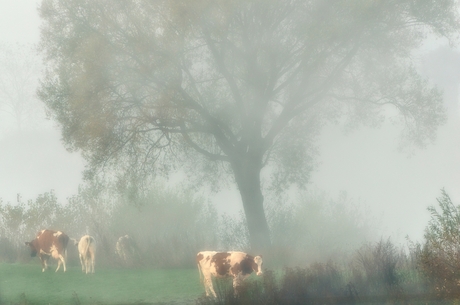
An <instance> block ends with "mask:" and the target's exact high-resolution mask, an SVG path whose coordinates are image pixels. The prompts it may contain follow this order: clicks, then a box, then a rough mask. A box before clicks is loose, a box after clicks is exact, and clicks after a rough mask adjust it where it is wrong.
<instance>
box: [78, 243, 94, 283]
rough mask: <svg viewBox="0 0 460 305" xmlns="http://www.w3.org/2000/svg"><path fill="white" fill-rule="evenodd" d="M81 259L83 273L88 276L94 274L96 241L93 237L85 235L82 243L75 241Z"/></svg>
mask: <svg viewBox="0 0 460 305" xmlns="http://www.w3.org/2000/svg"><path fill="white" fill-rule="evenodd" d="M75 246H77V248H78V256H79V257H80V263H81V271H82V272H85V273H86V274H88V272H91V273H94V272H95V271H94V263H95V260H96V241H95V240H94V238H93V237H92V236H89V235H84V236H82V238H80V241H75Z"/></svg>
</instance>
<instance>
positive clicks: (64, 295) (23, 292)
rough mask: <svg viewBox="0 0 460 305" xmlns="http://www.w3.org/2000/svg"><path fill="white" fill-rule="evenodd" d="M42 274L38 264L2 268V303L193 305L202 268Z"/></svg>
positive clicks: (76, 269)
mask: <svg viewBox="0 0 460 305" xmlns="http://www.w3.org/2000/svg"><path fill="white" fill-rule="evenodd" d="M53 267H54V268H55V266H52V268H51V269H49V270H48V271H46V272H44V273H42V272H41V265H40V263H38V262H37V264H0V304H2V305H3V304H52V305H55V304H142V303H147V304H162V303H163V304H194V303H195V299H196V298H198V297H199V296H201V295H202V294H203V293H204V288H203V287H202V286H201V284H200V281H199V275H198V270H197V269H108V268H107V269H101V268H99V269H96V273H95V274H90V275H85V274H83V273H82V272H81V269H80V267H76V266H75V267H69V268H68V269H67V272H65V273H63V272H62V270H59V272H58V273H55V272H54V268H53Z"/></svg>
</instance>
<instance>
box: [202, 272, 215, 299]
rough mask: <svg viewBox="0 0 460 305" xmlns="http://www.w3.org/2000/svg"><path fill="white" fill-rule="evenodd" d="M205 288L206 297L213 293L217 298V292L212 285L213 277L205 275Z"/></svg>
mask: <svg viewBox="0 0 460 305" xmlns="http://www.w3.org/2000/svg"><path fill="white" fill-rule="evenodd" d="M203 282H204V288H205V291H206V296H209V294H210V293H211V294H212V295H213V296H214V297H215V298H217V295H216V292H215V291H214V287H213V285H212V276H211V275H204V281H203Z"/></svg>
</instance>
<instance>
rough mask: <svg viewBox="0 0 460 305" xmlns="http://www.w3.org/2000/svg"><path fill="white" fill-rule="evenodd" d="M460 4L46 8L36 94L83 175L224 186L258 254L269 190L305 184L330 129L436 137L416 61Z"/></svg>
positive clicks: (51, 3)
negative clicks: (385, 126)
mask: <svg viewBox="0 0 460 305" xmlns="http://www.w3.org/2000/svg"><path fill="white" fill-rule="evenodd" d="M456 4H457V2H456V1H453V0H444V1H436V2H426V1H419V0H398V1H396V0H395V1H380V0H371V1H358V0H335V1H322V0H312V1H303V0H302V1H300V0H292V1H281V0H280V1H276V0H268V1H267V0H263V1H262V0H252V1H247V0H244V1H243V0H232V1H228V0H217V1H215V0H213V1H210V0H200V1H166V0H165V1H108V0H105V1H104V0H100V1H82V0H78V1H77V0H73V1H65V2H64V1H57V0H44V1H43V2H42V4H41V7H40V14H41V17H42V18H43V21H44V23H43V27H42V39H41V47H42V49H43V51H44V53H45V56H46V59H47V62H48V74H47V76H46V78H45V79H44V80H43V83H42V85H41V88H40V90H39V94H40V97H41V99H42V100H43V101H44V102H45V104H46V105H47V107H48V109H49V111H50V114H51V116H52V117H53V118H54V119H55V120H57V121H58V122H59V124H60V125H61V128H62V134H63V138H64V141H65V143H66V145H67V147H68V148H69V149H71V150H81V151H82V152H83V155H84V157H85V158H86V159H87V160H88V162H89V163H88V164H89V165H88V171H87V177H91V176H92V175H94V174H96V173H98V172H100V171H101V170H102V169H109V168H110V169H112V170H114V171H115V172H116V173H117V174H118V175H119V177H121V179H125V180H124V183H123V185H127V181H128V182H129V181H134V182H137V181H138V178H139V177H143V176H145V175H153V174H155V173H161V172H162V173H168V172H170V171H172V170H175V169H177V168H179V167H180V168H182V169H183V170H184V171H185V172H186V173H188V174H189V175H190V176H191V177H192V178H195V179H196V181H208V182H211V184H212V185H214V186H217V184H218V183H219V181H220V180H221V179H220V177H221V174H222V173H225V174H226V175H227V176H228V177H231V178H233V179H234V182H235V183H236V184H237V186H238V189H239V191H240V194H241V198H242V201H243V207H244V212H245V215H246V219H247V224H248V230H249V235H250V243H251V246H252V247H253V248H254V250H255V251H257V250H260V249H262V248H264V247H266V246H267V245H268V244H269V243H270V237H269V229H268V225H267V220H266V217H265V213H264V206H263V201H264V197H263V189H266V188H270V187H274V188H277V189H279V190H284V189H286V187H287V186H289V185H291V184H292V183H296V184H298V185H299V186H304V185H305V183H306V182H307V181H308V179H309V175H310V172H311V169H312V158H313V151H314V150H313V149H312V148H313V147H314V145H313V144H314V140H315V136H316V135H317V134H318V132H319V130H320V128H321V126H322V125H323V124H324V123H326V122H328V121H334V120H335V121H338V120H340V119H341V118H347V122H349V123H350V126H354V125H356V124H357V123H364V124H367V125H378V124H379V123H381V122H382V121H383V119H384V118H385V113H386V112H387V110H388V109H389V108H395V109H397V110H399V114H400V115H401V116H400V118H401V122H402V124H403V126H404V128H403V138H404V139H405V140H407V142H406V143H412V144H415V145H416V146H423V145H425V144H426V143H427V142H429V141H430V140H433V138H434V136H435V131H436V128H437V126H438V125H440V124H441V123H442V122H443V121H444V119H445V114H444V111H443V107H442V99H441V96H440V94H439V93H438V92H437V91H436V90H435V89H433V88H431V87H430V86H428V85H427V83H426V82H425V81H424V80H423V79H422V78H421V77H420V76H419V75H418V74H417V72H416V71H415V68H414V63H413V58H412V57H411V50H412V49H414V48H416V47H419V46H420V45H421V43H422V41H423V40H424V38H425V37H426V36H427V35H429V34H430V33H434V34H436V35H439V36H444V37H447V38H451V37H452V36H453V35H454V34H456V33H458V15H457V9H456V8H457V6H456ZM264 168H267V169H269V170H266V171H262V169H264ZM218 178H219V179H218Z"/></svg>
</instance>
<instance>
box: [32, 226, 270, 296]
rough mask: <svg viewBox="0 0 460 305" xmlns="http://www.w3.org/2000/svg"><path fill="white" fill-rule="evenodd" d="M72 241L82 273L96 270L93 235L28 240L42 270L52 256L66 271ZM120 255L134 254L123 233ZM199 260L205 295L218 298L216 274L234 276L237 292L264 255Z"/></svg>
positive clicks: (206, 254)
mask: <svg viewBox="0 0 460 305" xmlns="http://www.w3.org/2000/svg"><path fill="white" fill-rule="evenodd" d="M69 241H72V242H73V243H74V244H75V246H77V249H78V255H79V257H80V263H81V269H82V272H84V273H86V274H88V273H94V264H95V259H96V241H95V240H94V238H93V237H92V236H90V235H84V236H82V237H81V238H80V240H79V241H77V240H76V239H74V238H69V236H67V235H66V234H65V233H63V232H61V231H53V230H41V231H40V232H38V233H37V236H36V237H35V239H34V240H32V241H30V242H26V243H25V244H26V245H27V246H29V247H30V250H31V256H38V257H39V258H40V261H41V263H42V272H44V271H45V270H46V269H47V268H48V261H49V259H50V257H53V258H54V259H56V260H57V262H58V266H57V268H56V272H57V271H58V270H59V268H60V267H61V265H62V266H63V269H64V272H65V271H66V257H67V244H68V243H69ZM116 251H117V254H118V256H119V257H120V258H121V259H123V260H126V259H127V258H128V257H130V256H131V257H132V253H133V251H134V242H133V240H132V238H130V237H129V236H128V235H125V236H121V237H120V238H119V239H118V241H117V244H116ZM196 263H197V266H198V271H199V274H200V280H201V281H202V283H203V284H204V288H205V292H206V296H210V295H213V296H214V297H216V292H215V291H214V288H213V285H212V278H213V277H227V276H231V277H233V288H234V289H235V293H236V292H237V288H238V286H239V285H240V284H241V283H242V281H243V280H244V279H246V278H247V277H248V276H249V275H250V274H251V273H252V272H253V271H254V272H255V273H256V274H257V275H261V274H262V264H263V262H262V256H255V257H254V256H251V255H249V254H247V253H244V252H238V251H229V252H217V251H202V252H198V254H197V256H196Z"/></svg>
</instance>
